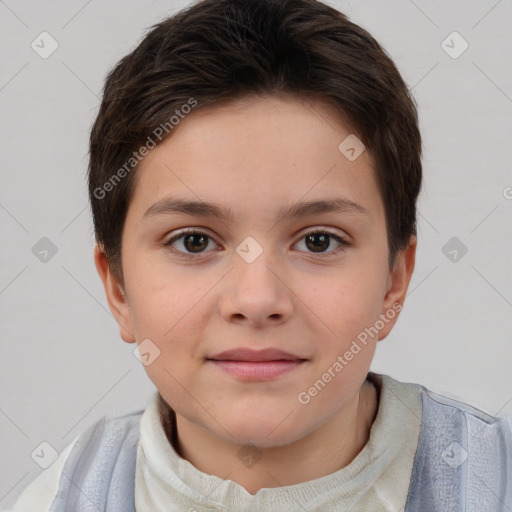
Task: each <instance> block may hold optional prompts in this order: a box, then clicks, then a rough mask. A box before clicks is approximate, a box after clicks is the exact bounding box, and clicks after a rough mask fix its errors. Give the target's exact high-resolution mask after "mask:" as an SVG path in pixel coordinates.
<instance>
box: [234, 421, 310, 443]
mask: <svg viewBox="0 0 512 512" xmlns="http://www.w3.org/2000/svg"><path fill="white" fill-rule="evenodd" d="M291 416H292V415H290V417H288V418H287V419H286V420H285V421H284V422H283V418H282V417H280V418H279V420H276V421H270V420H268V419H263V418H262V419H261V420H258V419H255V418H251V419H250V420H249V421H247V422H245V421H244V422H237V423H236V424H231V425H229V426H228V425H226V429H227V430H228V432H229V433H230V434H231V437H229V438H228V439H227V440H228V441H229V442H230V443H234V444H237V445H253V446H257V447H259V448H278V447H280V446H286V445H289V444H292V443H294V442H296V441H299V440H300V439H301V438H302V437H304V436H306V435H307V433H308V431H307V428H306V426H305V425H304V423H303V422H299V421H298V420H294V421H292V422H290V421H289V419H290V418H291ZM280 422H281V423H280ZM298 425H300V427H298Z"/></svg>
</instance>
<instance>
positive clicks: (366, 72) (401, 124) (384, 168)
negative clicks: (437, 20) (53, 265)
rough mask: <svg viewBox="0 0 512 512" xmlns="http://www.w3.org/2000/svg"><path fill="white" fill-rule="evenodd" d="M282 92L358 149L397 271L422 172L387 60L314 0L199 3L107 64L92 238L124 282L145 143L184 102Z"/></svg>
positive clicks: (412, 127) (414, 134)
mask: <svg viewBox="0 0 512 512" xmlns="http://www.w3.org/2000/svg"><path fill="white" fill-rule="evenodd" d="M281 93H285V94H286V93H290V94H299V95H301V96H311V97H317V98H320V99H323V100H325V101H327V102H328V103H329V104H330V105H331V106H332V108H333V109H334V111H335V112H337V113H339V115H340V119H343V121H344V122H346V123H347V124H348V126H350V129H351V131H352V133H354V134H355V135H356V136H357V137H358V138H359V139H361V140H362V142H363V143H364V144H365V146H366V148H367V150H368V151H369V152H370V154H371V156H372V157H373V161H374V171H375V173H376V177H377V183H378V187H379V192H380V194H381V196H382V198H383V203H384V208H385V216H386V226H387V239H388V246H389V257H388V261H389V268H390V269H392V267H393V265H394V262H395V258H396V254H397V252H398V251H399V250H401V249H405V248H406V247H407V244H408V243H409V240H410V236H411V235H416V200H417V197H418V194H419V192H420V188H421V177H422V166H421V137H420V132H419V127H418V116H417V111H416V107H415V101H414V98H413V97H412V95H411V94H410V92H409V90H408V88H407V86H406V85H405V83H404V81H403V79H402V77H401V76H400V73H399V72H398V70H397V68H396V66H395V65H394V63H393V61H392V60H391V58H390V57H389V56H388V55H387V53H386V51H385V50H384V49H383V48H382V47H381V46H380V45H379V43H378V42H377V41H376V40H375V39H374V38H373V37H372V36H371V35H370V34H369V33H368V32H367V31H366V30H364V29H363V28H361V27H360V26H358V25H356V24H354V23H352V22H351V21H349V20H348V18H347V17H346V16H345V15H344V14H342V13H340V12H339V11H337V10H335V9H333V8H332V7H329V6H327V5H325V4H323V3H321V2H319V1H316V0H202V1H200V2H197V3H194V4H192V5H191V6H189V7H188V8H186V9H184V10H182V11H180V12H178V13H177V14H175V15H174V16H172V17H170V18H168V19H165V20H163V21H162V22H160V23H158V24H157V25H154V26H153V27H151V29H150V30H149V32H148V33H147V35H146V36H145V37H144V39H143V40H142V42H141V43H140V44H139V45H138V47H137V48H136V49H135V50H134V51H133V52H131V53H130V54H129V55H127V56H125V57H124V58H123V59H121V61H120V62H119V63H118V64H117V65H116V66H115V67H114V69H113V70H112V71H111V72H110V73H109V75H108V77H107V79H106V82H105V87H104V93H103V100H102V102H101V106H100V110H99V113H98V116H97V119H96V121H95V123H94V126H93V127H92V130H91V136H90V162H89V169H88V180H89V198H90V202H91V207H92V214H93V221H94V229H95V234H96V241H97V242H98V244H100V246H102V248H103V250H104V251H105V254H106V256H107V258H108V261H109V265H110V267H111V270H112V271H113V273H114V276H115V277H116V278H117V279H118V280H119V282H120V283H122V284H123V285H124V276H123V273H122V264H121V237H122V231H123V226H124V222H125V217H126V213H127V209H128V205H129V203H130V200H131V198H132V196H133V192H134V187H135V176H136V168H137V165H136V164H137V162H138V160H137V159H135V153H136V152H138V150H139V149H140V148H142V147H144V145H145V144H147V141H148V140H149V138H151V140H153V142H155V143H156V141H154V139H155V138H158V137H152V134H154V133H155V130H158V127H163V126H165V127H167V129H166V133H165V136H163V137H160V138H158V139H159V140H158V143H160V142H161V141H162V140H165V139H166V137H168V136H170V135H171V134H172V123H170V121H169V120H170V119H171V117H172V116H173V115H174V117H176V119H177V118H178V117H177V115H179V113H180V112H183V110H182V109H183V108H184V107H183V106H184V105H191V99H192V100H193V102H195V105H197V106H196V107H195V108H196V109H198V108H203V107H206V106H211V105H215V104H220V103H222V102H224V101H226V100H232V99H236V98H240V97H243V96H247V95H254V94H256V95H266V94H281ZM189 110H190V108H189ZM175 114H176V115H175ZM180 117H182V116H180ZM160 131H162V130H160ZM158 133H159V132H158ZM162 133H163V132H162ZM340 142H341V141H340ZM137 158H138V153H137ZM127 162H130V165H128V166H127ZM123 169H124V171H123Z"/></svg>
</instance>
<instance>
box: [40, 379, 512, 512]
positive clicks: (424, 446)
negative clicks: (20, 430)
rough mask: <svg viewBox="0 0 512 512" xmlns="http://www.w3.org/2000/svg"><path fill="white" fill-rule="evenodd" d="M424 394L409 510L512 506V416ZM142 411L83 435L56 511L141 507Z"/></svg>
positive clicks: (487, 511)
mask: <svg viewBox="0 0 512 512" xmlns="http://www.w3.org/2000/svg"><path fill="white" fill-rule="evenodd" d="M421 399H422V424H421V430H420V437H419V440H418V449H417V451H416V455H415V458H414V464H413V469H412V475H411V481H410V486H409V492H408V497H407V503H406V506H405V509H404V512H507V511H508V512H510V511H512V418H500V417H493V416H490V415H488V414H486V413H484V412H482V411H479V410H478V409H475V408H473V407H471V406H469V405H467V404H464V403H460V402H456V401H454V400H450V399H449V398H446V397H443V396H441V395H438V394H436V393H433V392H431V391H429V390H427V389H426V388H425V387H423V386H422V391H421ZM142 413H143V411H137V412H134V413H132V414H129V415H126V416H122V417H120V418H115V419H109V420H105V419H102V420H100V421H99V422H98V423H96V424H94V425H92V426H91V427H90V428H89V429H88V430H87V431H86V432H84V433H83V434H82V435H81V436H80V438H79V440H78V441H77V443H76V445H75V446H74V447H73V450H72V451H71V453H70V455H69V457H68V459H67V461H66V464H65V466H64V470H63V472H62V476H61V480H60V484H59V493H58V495H57V497H56V498H55V501H54V503H53V504H52V507H51V509H50V512H70V511H73V512H98V511H103V510H105V511H108V512H135V496H134V494H135V492H134V491H135V489H134V488H135V465H136V455H137V441H138V438H139V423H140V419H141V417H142ZM170 505H171V504H170ZM169 510H172V509H171V508H169ZM265 512H267V511H265ZM277 512H278V511H277ZM397 512H399V511H397Z"/></svg>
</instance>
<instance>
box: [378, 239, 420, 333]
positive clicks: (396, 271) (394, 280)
mask: <svg viewBox="0 0 512 512" xmlns="http://www.w3.org/2000/svg"><path fill="white" fill-rule="evenodd" d="M416 246H417V239H416V237H415V236H414V235H411V238H410V240H409V245H408V246H407V247H406V248H405V249H403V250H402V251H400V252H399V253H398V254H397V257H396V261H395V265H394V268H393V271H392V272H391V274H390V276H389V281H388V283H389V284H388V290H387V292H386V296H385V297H384V303H383V305H382V311H381V317H383V318H385V319H386V321H384V327H383V328H382V329H381V330H380V331H379V340H382V339H384V338H385V337H386V336H387V335H388V334H389V333H390V332H391V329H392V328H393V326H394V325H395V322H396V321H397V319H398V316H399V313H400V311H401V310H402V307H403V304H404V301H405V296H406V294H407V289H408V288H409V282H410V280H411V276H412V272H413V270H414V263H415V259H416ZM391 317H392V318H391Z"/></svg>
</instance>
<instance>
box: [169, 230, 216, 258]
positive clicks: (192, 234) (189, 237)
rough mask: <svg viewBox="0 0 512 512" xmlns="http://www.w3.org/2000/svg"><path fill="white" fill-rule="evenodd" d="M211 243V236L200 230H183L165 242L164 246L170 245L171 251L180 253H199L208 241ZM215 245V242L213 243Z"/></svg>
mask: <svg viewBox="0 0 512 512" xmlns="http://www.w3.org/2000/svg"><path fill="white" fill-rule="evenodd" d="M210 242H211V243H213V241H212V240H211V238H210V237H209V236H208V235H206V234H205V233H201V232H200V231H185V232H182V233H180V234H179V235H177V236H175V237H173V238H171V239H170V240H169V241H168V242H166V243H165V246H166V247H171V248H172V250H173V251H175V252H177V253H180V254H182V255H185V256H186V255H187V254H201V253H204V252H209V251H205V249H206V248H207V247H208V244H209V243H210ZM214 245H215V244H214Z"/></svg>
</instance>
